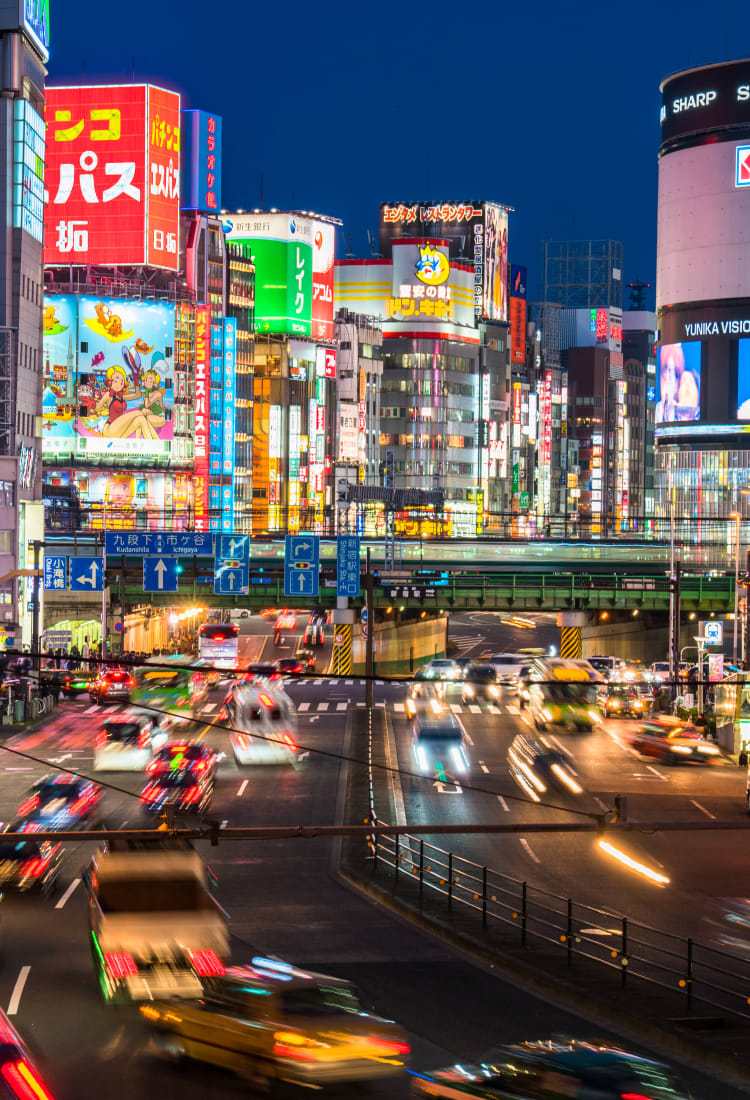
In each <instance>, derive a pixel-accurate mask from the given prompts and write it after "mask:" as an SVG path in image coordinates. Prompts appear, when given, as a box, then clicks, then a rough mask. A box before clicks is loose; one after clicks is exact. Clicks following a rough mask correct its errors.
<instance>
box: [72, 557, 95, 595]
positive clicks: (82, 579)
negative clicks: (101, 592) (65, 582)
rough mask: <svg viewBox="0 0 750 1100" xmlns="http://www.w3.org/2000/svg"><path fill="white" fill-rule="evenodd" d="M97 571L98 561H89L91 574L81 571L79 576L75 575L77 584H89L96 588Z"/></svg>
mask: <svg viewBox="0 0 750 1100" xmlns="http://www.w3.org/2000/svg"><path fill="white" fill-rule="evenodd" d="M98 573H99V563H98V562H96V561H92V563H91V576H89V575H88V574H87V573H81V575H80V576H79V577H76V581H77V582H78V584H90V585H91V587H92V588H96V578H97V574H98Z"/></svg>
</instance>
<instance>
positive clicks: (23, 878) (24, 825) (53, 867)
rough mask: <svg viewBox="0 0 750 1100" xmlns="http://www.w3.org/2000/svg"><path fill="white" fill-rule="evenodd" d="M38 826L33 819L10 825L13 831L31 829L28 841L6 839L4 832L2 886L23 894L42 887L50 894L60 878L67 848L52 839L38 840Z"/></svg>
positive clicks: (0, 863)
mask: <svg viewBox="0 0 750 1100" xmlns="http://www.w3.org/2000/svg"><path fill="white" fill-rule="evenodd" d="M34 827H35V826H34V825H33V824H30V823H29V822H20V823H19V822H12V823H11V824H10V825H9V826H8V831H9V832H10V831H11V830H12V831H13V832H28V833H29V834H30V837H29V839H28V840H4V839H3V835H2V833H0V886H2V888H3V889H4V890H7V889H11V890H19V891H21V892H22V893H25V892H26V891H28V890H40V891H41V892H42V893H43V894H44V895H45V896H47V895H49V894H51V893H52V891H53V890H54V889H55V888H56V886H57V884H58V882H59V880H60V875H61V873H62V856H63V847H62V844H53V843H51V842H50V841H49V840H34V838H33V835H31V834H33V831H34ZM36 827H37V828H41V827H42V826H36Z"/></svg>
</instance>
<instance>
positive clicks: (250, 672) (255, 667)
mask: <svg viewBox="0 0 750 1100" xmlns="http://www.w3.org/2000/svg"><path fill="white" fill-rule="evenodd" d="M258 676H260V677H262V678H264V679H267V680H278V678H279V673H278V672H277V671H276V662H275V661H251V662H250V664H249V665H248V666H247V668H246V669H245V675H244V677H243V679H245V680H254V679H255V678H256V677H258Z"/></svg>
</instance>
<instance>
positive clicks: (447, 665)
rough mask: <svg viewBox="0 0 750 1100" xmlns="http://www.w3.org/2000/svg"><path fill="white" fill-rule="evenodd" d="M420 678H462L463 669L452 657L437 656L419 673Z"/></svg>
mask: <svg viewBox="0 0 750 1100" xmlns="http://www.w3.org/2000/svg"><path fill="white" fill-rule="evenodd" d="M417 677H418V678H419V679H420V680H460V679H461V669H460V668H459V666H458V665H457V664H456V662H455V661H452V660H451V659H450V657H436V658H435V659H434V660H432V661H428V662H427V664H426V665H423V666H422V668H420V669H419V672H418V673H417Z"/></svg>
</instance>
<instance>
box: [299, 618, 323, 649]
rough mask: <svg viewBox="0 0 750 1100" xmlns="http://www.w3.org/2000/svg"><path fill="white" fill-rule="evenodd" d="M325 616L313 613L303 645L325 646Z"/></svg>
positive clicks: (303, 636)
mask: <svg viewBox="0 0 750 1100" xmlns="http://www.w3.org/2000/svg"><path fill="white" fill-rule="evenodd" d="M324 626H325V615H324V614H320V613H313V614H312V615H310V618H309V620H308V622H307V625H306V626H305V630H304V633H303V635H302V644H303V645H324V644H325V640H326V632H325V629H324Z"/></svg>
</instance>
